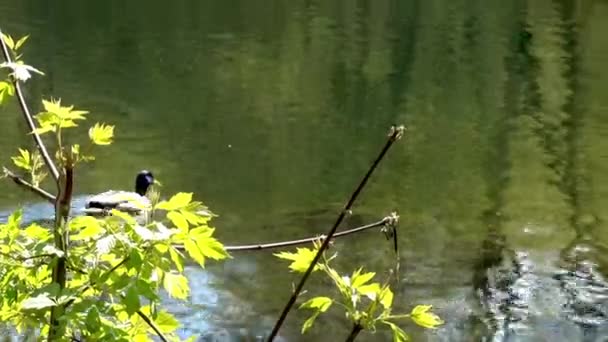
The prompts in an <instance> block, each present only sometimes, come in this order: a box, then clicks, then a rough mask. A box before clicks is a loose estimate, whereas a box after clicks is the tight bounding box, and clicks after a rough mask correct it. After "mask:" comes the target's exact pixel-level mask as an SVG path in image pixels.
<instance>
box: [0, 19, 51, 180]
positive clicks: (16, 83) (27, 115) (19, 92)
mask: <svg viewBox="0 0 608 342" xmlns="http://www.w3.org/2000/svg"><path fill="white" fill-rule="evenodd" d="M1 36H2V30H0V45H2V54H3V55H4V59H5V60H6V62H7V63H12V59H11V54H10V52H9V50H8V46H6V43H5V42H4V39H2V38H1ZM13 85H14V86H15V93H16V94H17V100H19V106H20V107H21V112H22V113H23V116H24V118H25V121H26V122H27V125H28V126H29V128H30V132H31V134H32V137H34V141H35V142H36V146H37V147H38V151H40V155H42V159H44V163H45V164H46V166H47V167H48V168H49V171H50V173H51V176H52V177H53V179H54V180H55V182H56V183H57V185H58V186H59V170H58V169H57V166H55V163H54V162H53V159H52V158H51V156H50V155H49V153H48V151H47V150H46V146H45V145H44V143H43V142H42V138H40V135H39V134H38V133H36V131H35V130H36V125H35V124H34V119H33V118H32V114H31V113H30V110H29V108H28V106H27V103H26V102H25V97H24V96H23V91H22V90H21V86H20V85H19V80H17V78H15V77H13Z"/></svg>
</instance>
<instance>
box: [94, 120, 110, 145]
mask: <svg viewBox="0 0 608 342" xmlns="http://www.w3.org/2000/svg"><path fill="white" fill-rule="evenodd" d="M113 137H114V126H110V125H105V124H100V123H96V124H95V125H94V126H93V127H91V128H90V129H89V138H91V141H92V142H93V143H94V144H96V145H110V144H111V143H112V138H113Z"/></svg>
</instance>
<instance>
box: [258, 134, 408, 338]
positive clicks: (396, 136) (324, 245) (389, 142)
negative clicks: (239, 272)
mask: <svg viewBox="0 0 608 342" xmlns="http://www.w3.org/2000/svg"><path fill="white" fill-rule="evenodd" d="M404 130H405V129H404V127H403V126H400V127H395V126H393V127H391V133H390V135H389V138H388V140H387V141H386V144H385V145H384V147H383V148H382V150H381V151H380V154H378V157H376V159H375V160H374V162H373V163H372V165H371V166H370V168H369V170H368V171H367V173H366V174H365V176H364V177H363V179H362V180H361V182H360V183H359V185H358V186H357V188H356V189H355V191H354V192H353V193H352V194H351V196H350V199H349V200H348V202H347V203H346V206H345V207H344V209H343V210H342V211H341V212H340V215H339V216H338V218H337V219H336V222H335V223H334V225H333V227H331V229H330V230H329V233H328V234H327V237H326V238H325V239H324V240H323V243H322V244H321V247H319V250H318V251H317V254H316V255H315V257H314V258H313V260H312V262H311V263H310V265H309V266H308V269H307V270H306V272H304V274H303V275H302V278H301V279H300V282H299V283H298V285H297V286H296V288H295V289H294V291H293V293H292V295H291V297H290V298H289V301H288V302H287V304H286V305H285V308H284V309H283V311H282V312H281V315H280V316H279V319H278V320H277V322H276V323H275V326H274V328H273V329H272V332H271V333H270V336H269V337H268V341H273V340H274V338H275V337H276V335H277V334H278V332H279V329H280V328H281V325H283V322H284V321H285V318H286V317H287V314H288V313H289V311H290V310H291V308H292V307H293V304H294V303H295V302H296V299H297V298H298V295H299V294H300V292H301V291H302V289H303V288H304V284H305V283H306V280H307V279H308V277H309V276H310V273H311V272H312V270H313V268H314V267H315V265H316V264H317V262H318V261H319V259H320V258H321V255H322V254H323V252H325V250H326V249H327V247H328V246H329V242H330V241H331V239H332V237H333V236H334V234H335V233H336V230H337V229H338V226H339V225H340V223H342V220H344V217H345V216H346V214H347V213H349V212H350V209H351V207H352V206H353V204H354V203H355V200H356V199H357V197H358V196H359V194H360V193H361V191H362V190H363V188H364V187H365V185H366V184H367V181H368V180H369V178H370V177H371V175H372V173H374V170H375V169H376V168H377V167H378V164H380V161H381V160H382V158H383V157H384V155H386V152H388V150H389V149H390V147H391V146H392V145H393V143H394V142H395V141H397V139H399V138H400V137H401V136H402V135H403V131H404Z"/></svg>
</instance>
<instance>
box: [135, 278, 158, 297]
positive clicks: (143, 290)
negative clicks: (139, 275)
mask: <svg viewBox="0 0 608 342" xmlns="http://www.w3.org/2000/svg"><path fill="white" fill-rule="evenodd" d="M135 286H137V291H138V292H139V293H140V294H141V295H142V296H144V297H146V298H148V299H149V300H151V301H156V300H158V298H159V297H158V294H157V293H156V286H154V285H152V284H151V283H149V282H147V281H145V280H143V279H137V280H136V281H135Z"/></svg>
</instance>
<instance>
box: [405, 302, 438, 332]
mask: <svg viewBox="0 0 608 342" xmlns="http://www.w3.org/2000/svg"><path fill="white" fill-rule="evenodd" d="M431 308H432V305H417V306H416V307H415V308H414V309H412V312H411V313H410V317H411V318H412V320H413V321H414V323H416V324H418V325H419V326H421V327H425V328H428V329H435V328H437V326H439V325H441V324H443V321H442V320H441V318H439V316H437V315H435V314H434V313H432V312H430V311H429V310H431Z"/></svg>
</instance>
